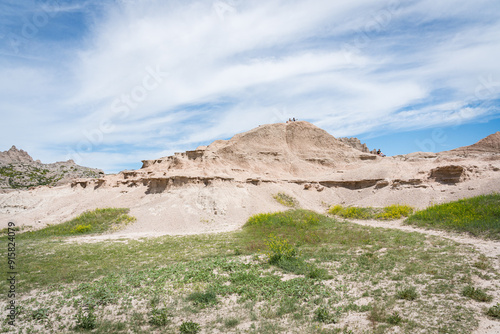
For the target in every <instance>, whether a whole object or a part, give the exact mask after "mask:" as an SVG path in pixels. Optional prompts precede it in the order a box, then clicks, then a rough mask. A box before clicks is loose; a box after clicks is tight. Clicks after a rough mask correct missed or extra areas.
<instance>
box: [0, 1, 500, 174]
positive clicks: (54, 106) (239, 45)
mask: <svg viewBox="0 0 500 334" xmlns="http://www.w3.org/2000/svg"><path fill="white" fill-rule="evenodd" d="M96 6H99V7H96ZM495 6H497V5H496V2H495V1H493V0H491V1H488V0H483V1H480V2H474V3H472V2H467V1H458V2H457V1H440V2H435V1H427V0H420V1H413V2H411V3H406V2H399V1H389V2H388V1H368V0H358V1H349V2H348V1H321V0H315V1H293V2H290V1H284V0H283V1H280V0H270V1H266V2H243V1H236V0H235V1H232V2H230V1H226V2H224V1H222V0H221V1H183V2H177V1H155V0H144V1H138V0H137V1H135V0H131V1H110V2H105V3H103V4H101V3H100V2H92V1H86V2H83V3H79V4H69V5H67V6H61V7H58V8H55V7H52V9H51V10H53V11H56V12H58V14H57V15H56V16H54V20H55V21H57V23H58V24H63V23H64V22H65V21H64V22H63V21H61V22H59V21H58V20H62V19H63V18H65V19H66V20H67V17H68V16H67V15H86V17H87V19H86V20H83V22H86V24H87V26H82V27H80V29H81V30H82V31H85V32H86V33H85V34H84V35H83V36H84V37H83V38H82V39H81V40H80V41H78V43H75V44H74V45H72V46H71V48H70V49H65V50H63V47H62V46H60V45H59V44H58V42H57V41H58V40H57V38H58V37H57V36H55V37H54V41H51V43H49V44H47V45H51V46H50V47H45V48H44V46H43V45H44V44H42V43H40V41H38V40H37V38H34V39H33V40H31V41H30V43H31V44H30V47H31V48H30V49H29V50H30V52H25V53H21V54H19V56H18V57H16V58H12V57H7V56H1V55H0V64H1V65H3V69H2V70H0V74H1V75H0V97H1V101H2V102H0V108H2V113H5V114H7V110H12V111H14V112H13V113H12V112H10V113H9V114H8V115H7V116H6V117H5V118H4V119H7V120H8V122H9V124H13V125H14V126H16V127H17V126H21V125H23V126H22V128H16V129H15V130H13V129H12V128H10V129H8V130H7V131H6V132H4V133H3V135H0V136H1V137H0V139H1V141H2V142H6V139H7V138H9V139H11V138H16V137H17V138H16V139H15V140H14V141H15V143H16V145H17V143H18V142H24V143H28V142H30V141H31V142H34V141H36V142H37V144H36V145H31V146H32V147H33V146H36V147H34V149H35V150H36V152H37V153H40V154H39V155H40V156H42V157H43V156H44V155H45V156H47V157H48V156H50V157H51V158H52V157H53V156H54V153H53V152H52V153H50V154H49V153H48V151H49V150H50V147H51V146H54V145H57V146H58V147H67V150H66V151H67V152H72V151H75V150H76V151H78V150H79V149H78V147H80V148H85V149H90V150H91V151H92V152H88V153H87V152H85V150H84V152H83V153H84V154H83V153H82V155H81V156H82V157H85V159H84V161H82V163H83V164H93V163H99V164H103V163H105V161H104V160H105V159H104V157H106V156H107V157H109V158H111V159H112V160H113V161H112V162H108V163H106V164H107V166H109V168H119V166H120V164H122V165H126V164H128V163H130V160H129V159H132V158H133V159H136V158H137V157H138V156H140V152H141V148H144V150H145V151H144V154H146V152H148V154H154V152H170V151H171V150H172V149H173V148H175V149H189V148H194V147H193V146H195V145H197V144H198V143H200V142H206V141H210V140H214V139H218V138H221V137H222V138H227V137H230V136H232V135H234V134H235V133H236V132H241V131H244V130H248V129H250V128H252V127H254V126H257V125H259V124H264V123H269V122H276V121H284V120H286V119H288V118H289V117H298V118H300V119H309V120H311V121H314V122H315V124H317V125H318V126H322V127H324V128H325V129H327V130H328V131H331V132H334V133H335V135H342V136H344V135H346V136H348V135H358V134H361V133H365V132H370V131H373V130H374V129H377V128H384V129H386V131H391V129H392V130H393V131H398V130H400V129H401V128H415V129H418V128H424V127H428V126H430V125H440V124H441V125H444V124H450V122H453V120H454V119H456V117H458V116H457V115H462V116H463V115H467V117H462V120H463V121H464V122H469V121H474V120H477V119H479V118H481V117H486V116H488V115H491V113H495V112H498V111H495V110H498V108H497V109H494V108H493V109H492V108H488V107H486V106H484V105H483V106H481V107H477V106H469V105H468V104H469V103H471V102H473V103H475V102H481V101H483V100H494V99H496V98H498V97H500V84H499V85H497V83H498V82H499V81H500V69H499V67H498V66H496V62H497V59H499V58H500V47H499V45H500V33H499V31H500V21H499V17H500V14H498V13H499V12H498V11H495V10H494V9H495ZM12 8H14V7H9V9H11V10H12ZM96 8H98V9H99V10H102V11H103V12H97V9H96ZM25 10H27V9H23V13H25ZM37 10H39V8H38V9H37ZM45 10H48V9H45ZM5 15H7V16H8V18H9V19H10V20H12V17H13V15H14V16H15V14H13V13H12V12H9V13H8V14H5ZM40 33H41V34H42V33H43V31H41V32H40ZM82 34H83V32H82ZM0 43H1V42H0ZM53 46H55V47H53ZM64 46H65V47H66V46H67V44H64ZM0 50H1V49H0ZM34 50H37V52H35V51H34ZM35 56H36V57H37V59H36V61H29V62H28V61H26V60H23V57H27V58H30V57H31V58H32V57H35ZM158 72H160V73H161V74H157V75H156V77H155V75H154V74H152V73H158ZM155 78H156V79H155ZM485 82H486V84H485ZM478 91H479V94H478ZM402 110H406V111H402ZM408 110H411V111H408ZM2 116H3V115H2ZM103 124H104V125H103ZM40 125H43V127H41V126H40ZM106 129H107V130H106ZM110 129H112V130H110ZM21 138H23V139H21ZM19 146H20V145H19ZM132 146H133V147H132ZM113 149H114V150H116V152H115V153H114V154H112V153H109V152H110V150H111V151H112V150H113ZM63 151H65V150H64V149H61V150H60V152H61V153H60V154H61V157H60V158H59V160H61V159H63V158H64V156H62V155H64V154H67V152H66V153H64V152H63ZM44 152H45V153H44ZM103 152H107V153H103ZM113 170H116V169H113Z"/></svg>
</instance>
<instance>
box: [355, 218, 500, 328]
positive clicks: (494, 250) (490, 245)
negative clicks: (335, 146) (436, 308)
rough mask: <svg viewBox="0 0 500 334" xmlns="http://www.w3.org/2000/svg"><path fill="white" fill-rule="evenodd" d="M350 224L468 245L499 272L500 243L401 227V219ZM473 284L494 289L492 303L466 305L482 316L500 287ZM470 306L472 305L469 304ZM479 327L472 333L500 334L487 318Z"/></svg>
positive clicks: (481, 319) (498, 325) (488, 283)
mask: <svg viewBox="0 0 500 334" xmlns="http://www.w3.org/2000/svg"><path fill="white" fill-rule="evenodd" d="M349 221H350V222H353V223H356V224H359V225H363V226H372V227H383V228H393V229H398V230H402V231H406V232H419V233H423V234H426V235H433V236H438V237H442V238H446V239H450V240H453V241H456V242H458V243H460V244H464V245H470V246H472V247H474V248H475V249H476V250H478V251H479V252H480V253H482V254H484V255H486V256H487V257H488V258H489V260H490V263H491V264H492V266H493V268H494V269H495V271H497V272H500V242H499V241H493V240H484V239H479V238H474V237H471V236H468V235H466V234H459V233H453V232H445V231H436V230H428V229H423V228H418V227H413V226H409V225H403V221H404V220H403V219H400V220H393V221H379V220H352V219H351V220H349ZM474 281H475V284H477V285H479V286H480V287H486V288H488V289H494V291H491V290H490V291H488V293H490V294H491V295H493V297H494V298H493V302H491V303H488V304H487V305H486V304H484V303H475V304H476V305H468V306H473V307H474V308H476V309H478V311H479V312H478V313H479V314H484V311H482V309H483V307H490V306H492V305H494V304H496V303H498V302H499V298H498V297H499V296H500V287H499V283H500V282H498V280H495V281H494V282H491V281H485V280H482V279H480V278H477V279H476V278H475V279H474ZM471 304H472V303H471ZM478 321H479V326H478V328H477V329H476V330H475V331H474V332H473V334H498V333H500V321H498V320H493V319H491V318H489V317H487V316H485V315H484V316H480V317H479V318H478Z"/></svg>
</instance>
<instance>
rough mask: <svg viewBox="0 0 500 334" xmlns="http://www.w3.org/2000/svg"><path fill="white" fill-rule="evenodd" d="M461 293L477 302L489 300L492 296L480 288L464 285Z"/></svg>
mask: <svg viewBox="0 0 500 334" xmlns="http://www.w3.org/2000/svg"><path fill="white" fill-rule="evenodd" d="M462 295H463V296H465V297H469V298H472V299H474V300H475V301H478V302H489V301H491V300H492V297H491V296H490V295H488V294H487V293H486V292H484V291H483V290H481V289H480V288H474V287H473V286H470V285H469V286H466V287H465V288H464V289H463V290H462Z"/></svg>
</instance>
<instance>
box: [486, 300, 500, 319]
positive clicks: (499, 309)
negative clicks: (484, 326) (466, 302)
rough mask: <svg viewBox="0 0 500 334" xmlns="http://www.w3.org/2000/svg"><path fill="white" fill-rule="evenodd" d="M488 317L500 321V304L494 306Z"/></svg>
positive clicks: (489, 310)
mask: <svg viewBox="0 0 500 334" xmlns="http://www.w3.org/2000/svg"><path fill="white" fill-rule="evenodd" d="M486 315H489V316H490V317H493V318H497V319H500V303H497V304H496V305H493V306H492V307H490V308H489V309H488V311H486Z"/></svg>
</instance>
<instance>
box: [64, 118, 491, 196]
mask: <svg viewBox="0 0 500 334" xmlns="http://www.w3.org/2000/svg"><path fill="white" fill-rule="evenodd" d="M492 136H495V135H492ZM490 137H491V136H490ZM488 138H489V137H488ZM483 141H484V140H483ZM485 142H486V143H490V142H491V140H489V139H488V140H487V141H485ZM480 143H481V142H480ZM488 145H489V146H491V145H490V144H488ZM472 146H473V145H472ZM483 146H484V144H482V146H481V147H483ZM493 147H494V146H493ZM495 154H497V153H495V152H490V153H489V154H487V155H485V156H483V157H478V158H477V160H476V162H477V163H471V162H470V161H465V160H464V161H462V162H457V159H460V158H459V156H457V154H456V153H454V151H448V152H441V153H428V152H415V153H410V154H407V155H401V156H396V157H384V158H382V157H379V156H377V155H375V154H372V153H369V149H368V148H367V147H366V145H365V144H361V142H360V141H359V139H357V138H340V139H337V138H335V137H333V136H332V135H330V134H328V133H327V132H326V131H324V130H322V129H320V128H318V127H316V126H314V125H313V124H311V123H308V122H304V121H300V122H293V123H286V124H285V123H275V124H267V125H262V126H259V127H258V128H255V129H253V130H250V131H248V132H245V133H241V134H237V135H235V136H234V137H233V138H231V139H230V140H217V141H215V142H213V143H212V144H210V145H208V146H203V147H198V148H197V149H195V150H192V151H186V152H183V153H175V154H174V155H173V156H168V157H163V158H159V159H154V160H143V161H142V162H143V166H142V168H141V169H139V170H134V171H122V172H121V173H119V174H118V175H116V176H108V177H106V178H103V179H96V180H75V181H73V182H72V186H73V187H77V186H80V187H82V188H87V187H91V188H93V189H97V188H101V187H120V186H128V187H139V186H144V187H146V188H147V190H146V193H147V194H155V193H162V192H165V191H168V190H169V189H171V188H179V187H185V186H187V185H190V184H193V185H201V186H210V185H213V184H219V183H221V182H231V183H234V184H252V185H261V184H265V183H274V184H276V183H291V184H298V185H300V186H302V187H303V188H304V189H305V190H317V191H322V190H323V189H325V188H333V189H337V188H344V189H348V190H361V189H374V190H379V189H382V188H385V187H388V188H390V189H409V188H433V187H434V185H435V184H436V183H437V184H442V185H453V184H458V183H461V182H464V181H467V180H473V179H476V178H481V177H482V175H483V174H485V173H489V172H496V171H498V168H499V166H498V163H496V164H492V163H491V162H490V161H492V159H496V158H495V157H496V155H495ZM498 154H499V155H498V156H497V157H498V159H497V160H500V149H499V150H498Z"/></svg>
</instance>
